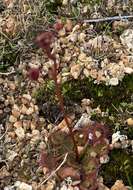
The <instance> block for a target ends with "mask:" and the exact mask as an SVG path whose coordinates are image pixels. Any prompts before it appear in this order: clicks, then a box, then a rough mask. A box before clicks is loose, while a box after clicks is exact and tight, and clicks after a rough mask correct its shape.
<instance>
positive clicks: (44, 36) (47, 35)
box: [36, 32, 54, 50]
mask: <svg viewBox="0 0 133 190" xmlns="http://www.w3.org/2000/svg"><path fill="white" fill-rule="evenodd" d="M53 38H54V34H53V32H43V33H41V34H40V35H38V36H37V38H36V43H37V45H38V46H39V47H40V48H42V49H45V50H48V49H50V45H51V43H52V42H53Z"/></svg>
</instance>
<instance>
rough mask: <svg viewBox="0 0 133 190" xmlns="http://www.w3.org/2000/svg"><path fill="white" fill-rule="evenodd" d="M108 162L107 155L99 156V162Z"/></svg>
mask: <svg viewBox="0 0 133 190" xmlns="http://www.w3.org/2000/svg"><path fill="white" fill-rule="evenodd" d="M108 162H109V156H108V155H104V156H101V157H100V163H101V164H106V163H108Z"/></svg>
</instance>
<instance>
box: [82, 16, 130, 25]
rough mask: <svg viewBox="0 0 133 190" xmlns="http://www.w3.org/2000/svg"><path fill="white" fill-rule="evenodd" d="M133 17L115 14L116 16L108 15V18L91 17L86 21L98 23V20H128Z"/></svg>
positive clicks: (85, 21)
mask: <svg viewBox="0 0 133 190" xmlns="http://www.w3.org/2000/svg"><path fill="white" fill-rule="evenodd" d="M131 18H133V15H127V16H114V17H106V18H96V19H89V20H87V19H86V20H84V21H83V22H84V23H93V22H94V23H98V22H106V21H115V20H127V19H131Z"/></svg>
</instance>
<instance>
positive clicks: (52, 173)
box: [38, 153, 68, 188]
mask: <svg viewBox="0 0 133 190" xmlns="http://www.w3.org/2000/svg"><path fill="white" fill-rule="evenodd" d="M67 156H68V153H66V154H65V156H64V159H63V161H62V162H61V163H60V165H59V166H58V167H57V168H56V169H55V170H54V171H52V172H51V174H50V175H49V176H48V177H47V178H46V179H45V180H44V181H42V182H41V183H40V184H39V186H38V188H39V187H40V186H41V185H43V184H44V183H46V182H47V181H48V180H49V179H50V178H51V177H53V176H54V175H55V174H56V172H57V171H58V170H59V169H60V168H61V167H62V166H63V164H64V163H65V162H66V160H67Z"/></svg>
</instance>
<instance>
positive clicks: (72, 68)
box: [70, 64, 81, 79]
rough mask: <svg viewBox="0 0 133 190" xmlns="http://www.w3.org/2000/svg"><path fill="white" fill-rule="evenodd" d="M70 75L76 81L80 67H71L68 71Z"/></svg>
mask: <svg viewBox="0 0 133 190" xmlns="http://www.w3.org/2000/svg"><path fill="white" fill-rule="evenodd" d="M70 73H71V75H72V76H73V78H74V79H78V77H79V75H80V73H81V66H80V65H79V64H76V65H73V66H72V67H71V70H70Z"/></svg>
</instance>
